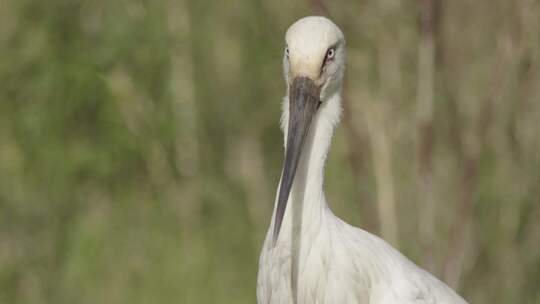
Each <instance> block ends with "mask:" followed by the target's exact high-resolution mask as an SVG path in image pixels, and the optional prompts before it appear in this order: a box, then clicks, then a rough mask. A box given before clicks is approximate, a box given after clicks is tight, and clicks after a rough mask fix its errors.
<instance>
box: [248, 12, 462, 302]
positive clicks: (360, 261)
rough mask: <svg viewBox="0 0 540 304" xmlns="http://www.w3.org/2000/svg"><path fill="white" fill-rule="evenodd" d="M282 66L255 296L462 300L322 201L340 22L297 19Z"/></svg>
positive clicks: (337, 81) (341, 49)
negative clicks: (276, 182)
mask: <svg viewBox="0 0 540 304" xmlns="http://www.w3.org/2000/svg"><path fill="white" fill-rule="evenodd" d="M283 67H284V74H285V79H286V82H287V96H286V97H285V98H284V101H283V116H282V128H283V131H284V135H285V136H284V137H285V146H286V147H285V148H286V150H287V152H286V157H285V166H284V170H283V174H282V178H281V181H280V187H279V188H278V197H277V198H276V206H275V208H274V213H273V216H272V224H271V225H270V228H269V230H268V233H267V236H266V240H265V242H264V246H263V249H262V252H261V257H260V261H259V275H258V280H257V301H258V303H259V304H274V303H279V304H288V303H298V304H304V303H305V304H308V303H309V304H315V303H320V304H322V303H339V304H342V303H343V304H345V303H370V304H383V303H384V304H386V303H411V304H412V303H414V304H419V303H448V304H449V303H466V302H465V301H464V300H463V299H462V298H461V297H460V296H459V295H457V294H456V293H455V292H454V291H453V290H452V289H450V288H449V287H448V286H446V285H445V284H444V283H442V282H441V281H439V280H438V279H436V278H435V277H434V276H432V275H431V274H429V273H428V272H426V271H424V270H422V269H421V268H419V267H418V266H416V265H415V264H414V263H412V262H411V261H409V260H408V259H407V258H406V257H405V256H403V255H402V254H401V253H399V252H398V251H397V250H396V249H394V248H393V247H392V246H390V245H389V244H388V243H386V242H385V241H383V240H382V239H380V238H378V237H376V236H374V235H372V234H370V233H368V232H366V231H363V230H361V229H358V228H355V227H353V226H350V225H349V224H347V223H345V222H343V221H342V220H341V219H339V218H337V217H336V216H335V215H334V214H333V213H332V211H331V210H330V209H329V207H328V204H327V202H326V198H325V195H324V191H323V177H324V165H325V159H326V155H327V153H328V149H329V146H330V142H331V138H332V134H333V131H334V127H335V126H336V125H337V124H338V122H339V118H340V114H341V111H342V110H341V97H340V94H341V86H342V78H343V72H344V67H345V40H344V37H343V34H342V32H341V30H340V29H339V28H338V27H337V26H336V25H335V24H334V23H332V21H330V20H328V19H326V18H324V17H306V18H302V19H300V20H298V21H297V22H296V23H294V24H293V25H292V26H291V27H290V28H289V29H288V30H287V34H286V50H285V55H284V58H283ZM314 102H315V103H317V104H316V105H315V106H313V103H314ZM310 113H311V114H310ZM303 122H304V123H305V124H306V127H305V128H304V127H303V125H302V123H303ZM289 150H290V151H289ZM296 154H297V155H298V157H297V158H295V155H296ZM291 174H292V177H291ZM281 188H283V189H281ZM287 206H288V208H285V207H287Z"/></svg>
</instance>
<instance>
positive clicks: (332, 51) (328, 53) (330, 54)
mask: <svg viewBox="0 0 540 304" xmlns="http://www.w3.org/2000/svg"><path fill="white" fill-rule="evenodd" d="M334 56H336V50H335V49H334V48H333V47H332V48H329V49H328V51H326V60H331V59H333V58H334Z"/></svg>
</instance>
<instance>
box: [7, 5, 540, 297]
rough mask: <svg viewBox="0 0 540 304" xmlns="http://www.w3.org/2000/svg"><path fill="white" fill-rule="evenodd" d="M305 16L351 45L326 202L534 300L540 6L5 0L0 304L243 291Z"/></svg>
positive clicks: (399, 241) (422, 261)
mask: <svg viewBox="0 0 540 304" xmlns="http://www.w3.org/2000/svg"><path fill="white" fill-rule="evenodd" d="M311 14H327V15H330V16H331V17H332V19H333V20H334V21H335V22H336V23H337V24H338V25H339V26H340V27H341V28H342V29H343V31H344V33H345V35H346V38H347V43H348V46H347V48H348V70H347V84H346V88H345V96H346V99H345V101H344V106H345V113H344V119H343V122H342V124H341V126H340V128H339V129H338V130H337V133H336V136H335V139H334V144H333V147H332V150H331V153H330V156H329V163H328V170H327V174H326V191H327V196H328V198H329V201H330V202H331V203H332V208H333V210H334V211H335V213H336V214H337V215H339V216H341V217H343V218H345V219H346V220H347V221H348V222H350V223H351V224H354V225H357V226H361V227H363V228H364V229H366V230H369V231H370V232H372V233H375V234H378V235H380V236H382V237H383V238H385V239H387V240H388V241H389V242H391V243H393V244H394V245H395V246H397V247H398V248H399V249H400V250H401V251H402V252H404V253H405V254H406V255H407V256H408V257H410V258H411V259H412V260H413V261H415V262H416V263H418V264H419V265H421V266H422V267H425V268H427V269H429V270H430V271H431V272H433V273H435V274H436V275H437V276H438V277H440V278H441V279H443V280H444V281H446V282H447V283H448V284H450V285H451V286H453V287H454V288H456V289H457V290H458V291H459V293H461V294H462V295H463V296H464V297H465V298H466V299H467V300H468V301H469V302H470V303H540V288H539V286H540V226H539V225H538V219H539V218H540V153H539V150H540V122H539V121H540V3H539V1H536V0H519V1H517V0H516V1H508V0H482V1H479V0H478V1H471V0H452V1H437V0H421V1H410V0H379V1H375V0H354V1H345V0H337V1H285V0H279V1H248V0H231V1H210V0H198V1H186V0H184V1H183V0H180V1H173V0H162V1H143V0H119V1H93V0H81V1H77V0H47V1H35V0H34V1H32V0H0V303H9V304H19V303H58V304H61V303H254V302H255V289H256V273H257V267H258V265H257V263H258V255H259V250H260V248H261V245H262V242H263V238H264V235H265V233H266V229H267V227H268V225H269V220H270V216H271V209H272V204H273V201H274V194H275V193H274V192H275V188H276V185H277V182H278V179H279V174H280V170H281V168H280V166H281V161H282V135H281V132H280V130H279V123H278V122H279V116H280V103H281V98H282V96H283V95H284V92H285V86H284V81H283V80H282V74H281V56H282V52H283V49H284V46H283V35H284V32H285V30H286V29H287V27H288V26H289V25H290V24H292V23H293V22H294V21H295V20H296V19H298V18H300V17H302V16H305V15H311Z"/></svg>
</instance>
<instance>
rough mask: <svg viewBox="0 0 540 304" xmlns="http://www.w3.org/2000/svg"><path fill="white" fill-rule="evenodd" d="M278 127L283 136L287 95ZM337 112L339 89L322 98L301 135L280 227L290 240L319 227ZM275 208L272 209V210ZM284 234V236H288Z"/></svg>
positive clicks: (285, 126)
mask: <svg viewBox="0 0 540 304" xmlns="http://www.w3.org/2000/svg"><path fill="white" fill-rule="evenodd" d="M283 108H284V109H283V117H282V128H283V130H284V133H285V134H284V138H285V143H286V138H287V130H288V126H287V122H288V120H289V117H288V108H289V105H288V99H287V98H286V99H285V101H284V107H283ZM340 114H341V98H340V96H339V93H336V94H334V95H332V96H330V97H329V98H328V99H327V100H325V101H323V103H322V104H321V107H320V108H319V110H318V112H317V114H316V116H315V117H314V118H313V120H312V123H311V126H310V130H309V133H308V135H307V137H306V139H305V142H304V147H303V150H302V155H301V157H300V162H299V164H298V168H297V171H296V176H295V178H294V182H293V186H292V189H291V194H290V196H289V202H288V203H287V210H286V211H285V215H284V220H283V225H282V228H281V230H282V231H283V234H285V235H288V237H291V238H292V239H293V241H294V239H295V235H298V234H300V232H301V231H309V230H313V229H316V228H318V227H319V225H318V223H319V222H320V220H321V216H322V214H323V212H324V210H325V209H326V208H327V205H326V199H325V197H324V192H323V180H324V167H325V162H326V156H327V154H328V149H329V148H330V143H331V140H332V135H333V132H334V128H335V126H336V125H337V123H338V122H339V117H340ZM274 212H275V211H274ZM288 237H286V238H284V239H288Z"/></svg>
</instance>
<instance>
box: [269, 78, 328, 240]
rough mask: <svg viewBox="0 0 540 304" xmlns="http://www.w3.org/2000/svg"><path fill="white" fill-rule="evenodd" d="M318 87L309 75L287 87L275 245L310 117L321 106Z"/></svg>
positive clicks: (297, 79)
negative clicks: (286, 119)
mask: <svg viewBox="0 0 540 304" xmlns="http://www.w3.org/2000/svg"><path fill="white" fill-rule="evenodd" d="M319 93H320V88H319V87H318V86H317V85H316V84H315V83H314V82H313V80H311V79H310V78H308V77H297V78H295V79H294V80H293V83H292V85H291V87H290V89H289V129H288V131H287V147H286V151H285V164H284V166H283V171H282V175H281V184H280V187H279V195H278V205H277V210H276V216H275V219H274V244H275V243H276V241H277V238H278V236H279V229H280V228H281V222H282V221H283V215H284V214H285V209H286V208H287V201H288V199H289V194H290V192H291V187H292V184H293V181H294V176H295V174H296V168H297V167H298V161H299V160H300V155H301V153H302V146H303V144H304V139H305V138H306V134H307V133H308V131H309V126H310V125H311V119H312V118H313V116H315V113H316V112H317V109H318V108H319V105H320V100H319Z"/></svg>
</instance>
